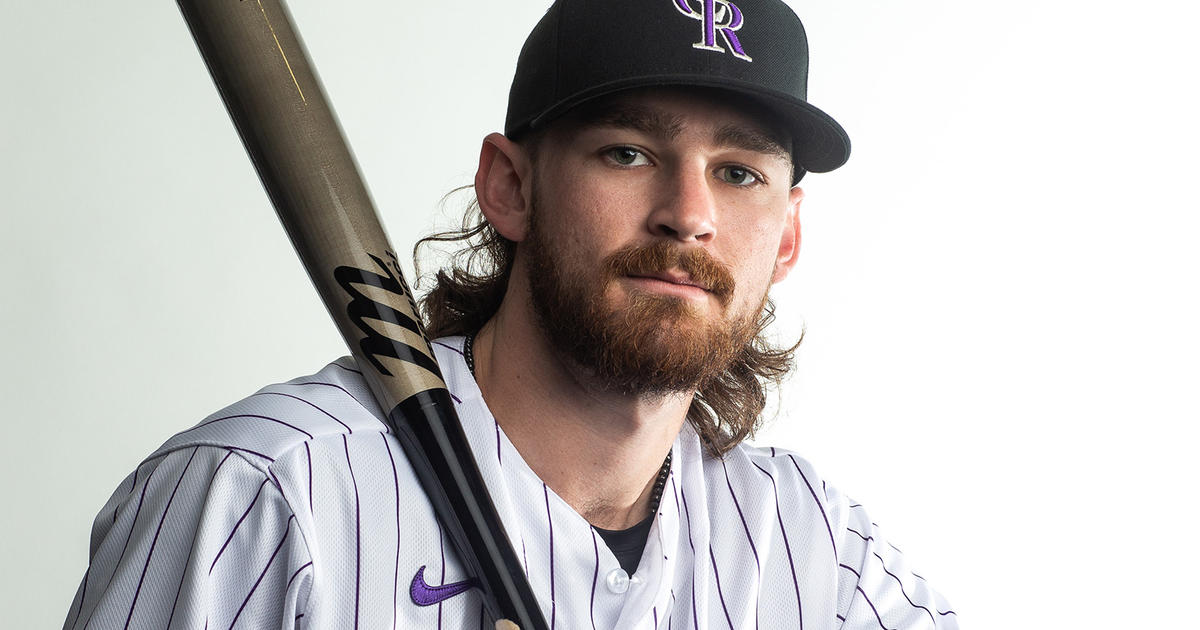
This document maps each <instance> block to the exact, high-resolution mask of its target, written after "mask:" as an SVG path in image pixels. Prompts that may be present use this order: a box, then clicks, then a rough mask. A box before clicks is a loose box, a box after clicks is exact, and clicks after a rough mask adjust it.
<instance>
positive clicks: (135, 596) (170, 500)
mask: <svg viewBox="0 0 1200 630" xmlns="http://www.w3.org/2000/svg"><path fill="white" fill-rule="evenodd" d="M199 450H200V447H199V446H197V447H196V448H193V449H192V455H191V457H188V460H187V463H186V464H184V465H183V471H182V472H180V473H179V481H176V482H175V489H173V490H171V496H170V498H168V499H167V506H166V507H164V508H163V513H162V516H161V517H160V518H159V519H158V529H155V530H154V538H153V539H152V540H151V541H150V551H149V553H147V554H146V564H144V565H142V576H141V577H140V578H138V585H137V589H136V590H135V591H134V592H133V601H132V602H130V603H129V616H127V617H125V627H126V628H128V627H129V622H131V621H133V609H134V608H135V607H136V606H137V600H138V597H139V596H141V594H142V584H143V583H144V582H145V581H146V572H147V571H149V570H150V559H151V558H153V557H154V548H155V547H156V546H158V536H159V534H161V533H162V527H163V523H164V522H165V521H166V520H167V513H168V512H170V511H171V504H172V503H174V502H175V495H176V493H178V492H179V486H180V484H182V483H183V478H184V477H185V476H187V471H188V468H191V466H192V460H194V459H196V451H199Z"/></svg>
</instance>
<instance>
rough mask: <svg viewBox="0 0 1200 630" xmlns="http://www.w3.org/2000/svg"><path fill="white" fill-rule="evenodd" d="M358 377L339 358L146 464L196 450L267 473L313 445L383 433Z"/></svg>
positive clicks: (263, 393) (216, 420)
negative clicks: (232, 456) (233, 457)
mask: <svg viewBox="0 0 1200 630" xmlns="http://www.w3.org/2000/svg"><path fill="white" fill-rule="evenodd" d="M386 431H387V427H386V424H384V422H383V420H382V414H381V412H380V409H379V406H378V405H377V404H376V403H375V401H374V399H373V397H372V396H371V393H370V391H369V390H368V388H367V385H366V382H365V381H364V380H363V377H362V372H361V371H359V370H358V368H357V367H356V366H355V363H354V360H353V359H351V358H350V357H343V358H341V359H338V360H337V361H334V362H333V363H330V364H329V365H327V366H325V368H323V369H322V370H320V371H319V372H317V373H315V374H311V375H308V376H302V377H299V378H294V379H292V380H290V381H287V382H284V383H276V384H273V385H268V386H266V387H264V388H262V389H260V390H259V391H257V392H255V393H253V394H251V395H250V396H247V397H246V398H243V399H242V400H240V401H238V402H235V403H233V404H232V405H229V406H227V407H225V408H223V409H221V410H219V411H217V412H216V413H213V414H211V415H209V416H208V417H207V418H204V419H203V420H202V421H200V422H199V423H198V424H196V425H195V426H193V427H192V428H190V429H186V430H184V431H181V432H179V433H177V434H176V435H174V436H173V437H171V438H170V439H169V440H167V441H166V442H165V443H163V445H162V446H160V447H159V448H158V449H157V450H156V451H155V452H154V453H152V454H151V455H150V456H149V457H148V458H147V461H151V460H155V459H158V458H161V457H163V456H165V455H167V454H169V453H172V452H176V451H186V450H190V449H192V448H195V447H214V448H215V449H218V450H224V451H228V452H232V453H236V454H238V455H240V456H241V457H242V458H243V459H245V460H247V461H249V462H250V463H251V464H253V465H255V467H257V468H259V469H260V470H262V471H263V472H266V471H267V469H268V468H269V466H270V465H271V464H272V463H274V462H275V461H276V460H278V459H281V458H284V457H286V456H287V455H288V454H289V453H290V452H293V451H294V450H295V449H299V448H303V446H304V445H305V444H307V443H310V442H313V441H321V440H329V439H338V438H339V437H340V436H347V435H353V434H354V433H356V432H359V433H380V432H386Z"/></svg>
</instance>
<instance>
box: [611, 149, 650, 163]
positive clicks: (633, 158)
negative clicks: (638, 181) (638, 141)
mask: <svg viewBox="0 0 1200 630" xmlns="http://www.w3.org/2000/svg"><path fill="white" fill-rule="evenodd" d="M604 155H605V156H606V157H607V158H608V159H610V160H612V161H613V162H615V163H617V164H619V165H621V166H646V165H648V164H650V160H649V159H648V158H647V157H646V155H645V154H644V153H642V152H641V151H639V150H637V149H635V148H633V147H612V148H611V149H605V150H604Z"/></svg>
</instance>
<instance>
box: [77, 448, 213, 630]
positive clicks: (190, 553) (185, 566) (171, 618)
mask: <svg viewBox="0 0 1200 630" xmlns="http://www.w3.org/2000/svg"><path fill="white" fill-rule="evenodd" d="M232 456H233V452H232V451H230V452H227V453H225V457H222V458H221V461H220V463H218V464H217V467H216V468H214V469H213V474H212V477H211V478H210V479H209V480H208V487H210V488H211V487H212V484H213V481H214V480H215V479H216V478H217V473H218V472H221V467H222V466H224V465H225V462H226V461H228V460H229V458H230V457H232ZM199 534H200V528H199V527H197V528H196V531H195V532H193V533H192V544H191V547H190V548H189V551H188V557H187V560H185V561H184V562H183V573H182V574H181V575H180V576H179V586H178V587H177V588H176V589H175V601H173V602H171V615H170V616H169V617H167V628H168V630H170V627H171V622H172V621H174V620H175V608H176V607H177V606H179V594H180V593H182V592H183V581H184V580H186V579H187V570H188V567H190V566H191V565H192V556H193V554H195V553H196V536H197V535H199ZM85 579H86V578H85Z"/></svg>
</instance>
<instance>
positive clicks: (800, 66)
mask: <svg viewBox="0 0 1200 630" xmlns="http://www.w3.org/2000/svg"><path fill="white" fill-rule="evenodd" d="M650 86H696V87H705V88H718V89H722V90H729V91H732V92H736V93H738V94H741V95H743V96H746V97H749V98H751V99H752V100H754V101H756V102H758V103H759V104H761V105H763V106H765V107H766V108H767V109H768V110H769V111H771V112H773V113H774V114H775V115H776V117H777V121H776V122H777V123H779V124H781V125H782V126H783V127H784V128H786V129H787V130H788V131H789V132H790V134H791V136H792V161H793V163H794V165H795V173H796V174H795V179H796V181H799V179H800V177H801V176H802V175H803V174H804V172H805V171H813V172H817V173H824V172H828V171H832V170H833V169H835V168H837V167H839V166H841V165H842V164H844V163H845V162H846V159H847V158H849V157H850V137H849V136H847V135H846V131H845V130H844V129H842V126H841V125H839V124H838V123H837V121H835V120H834V119H833V118H831V117H830V116H829V115H828V114H826V113H825V112H823V111H821V110H819V109H817V108H816V107H814V106H812V105H810V104H809V102H808V98H807V97H808V38H807V37H806V36H805V34H804V26H803V25H802V24H801V23H800V19H799V18H798V17H796V14H795V13H794V12H793V11H792V9H791V8H790V7H789V6H788V5H786V4H784V3H783V2H782V1H781V0H556V1H555V2H554V4H553V5H552V6H551V7H550V9H549V10H548V11H547V12H546V15H545V16H544V17H542V20H541V21H540V22H538V24H537V26H536V27H534V29H533V31H532V32H531V33H530V34H529V37H528V39H526V40H525V46H524V47H523V48H522V49H521V55H520V57H519V58H518V60H517V70H516V75H515V76H514V77H513V83H512V89H511V90H510V92H509V98H508V117H507V119H506V121H505V124H504V132H505V135H507V136H508V137H509V138H513V139H519V138H520V137H521V136H522V135H523V134H525V133H526V132H529V131H532V130H536V129H539V128H541V127H542V126H544V125H545V124H547V123H548V122H550V121H552V120H554V119H556V118H558V117H560V116H562V115H563V114H565V113H566V112H567V111H569V110H571V109H572V108H574V107H575V106H577V105H580V104H582V103H585V102H588V101H590V100H592V99H595V98H598V97H601V96H605V95H608V94H612V93H614V92H618V91H621V90H627V89H631V88H638V87H650Z"/></svg>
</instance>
